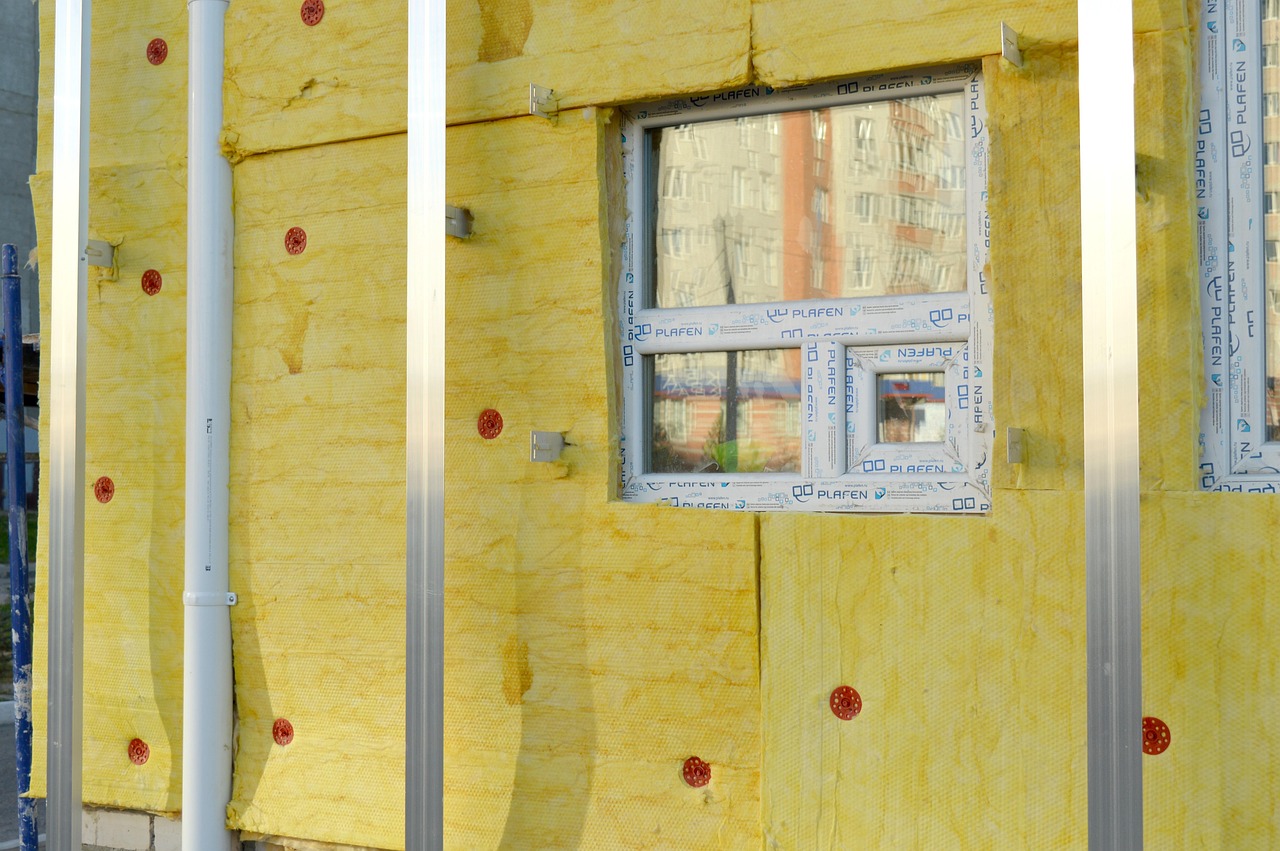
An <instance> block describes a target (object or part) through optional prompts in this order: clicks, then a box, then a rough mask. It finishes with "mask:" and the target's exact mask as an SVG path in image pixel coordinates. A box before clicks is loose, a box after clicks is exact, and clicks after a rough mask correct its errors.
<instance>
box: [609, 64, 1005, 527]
mask: <svg viewBox="0 0 1280 851" xmlns="http://www.w3.org/2000/svg"><path fill="white" fill-rule="evenodd" d="M621 132H622V146H623V158H624V172H625V175H626V179H627V202H628V213H629V215H628V219H627V226H626V238H625V245H624V246H623V254H622V256H623V266H624V269H623V274H622V278H621V280H620V282H619V300H618V305H619V327H620V339H619V341H618V345H619V352H620V355H621V379H622V393H621V400H622V417H621V422H622V434H621V435H620V441H619V445H620V451H621V476H622V478H621V494H622V497H623V498H624V499H626V500H631V501H638V502H665V503H667V504H671V505H682V506H699V507H712V508H729V509H739V510H769V509H774V510H787V509H791V510H811V511H878V512H936V513H952V512H957V513H975V512H984V511H987V510H989V509H990V505H991V497H990V493H991V488H990V472H989V471H990V463H989V461H990V455H991V442H992V434H993V431H994V427H993V423H992V419H991V410H990V400H991V392H990V388H989V381H990V375H991V369H990V364H991V338H992V334H991V305H990V299H989V296H988V293H987V286H986V284H987V281H986V278H985V274H986V266H987V260H988V250H989V227H988V219H987V210H986V199H987V157H988V139H987V133H986V112H985V105H984V100H983V92H982V80H981V76H980V73H979V71H978V69H977V68H976V67H973V66H955V67H950V68H946V69H941V70H935V71H912V72H904V73H896V74H882V75H876V76H872V77H866V78H858V79H849V80H843V81H840V82H835V83H830V84H824V85H818V86H807V87H804V88H802V89H800V90H789V91H774V90H772V89H770V88H768V87H765V86H751V87H747V88H743V89H737V90H734V91H729V92H720V93H717V94H712V95H705V96H698V97H691V98H680V99H673V100H669V101H662V102H657V103H651V104H643V105H639V106H635V107H632V108H631V109H629V110H627V111H626V112H625V113H624V116H623V121H622V125H621ZM672 174H685V175H688V178H687V180H688V181H689V184H688V185H689V186H691V187H694V189H693V191H679V192H675V191H672V183H671V181H672V180H673V178H671V177H670V175H672ZM678 233H686V234H697V235H698V238H697V239H688V240H684V241H679V238H678V237H675V236H673V235H674V234H678ZM677 243H678V247H677Z"/></svg>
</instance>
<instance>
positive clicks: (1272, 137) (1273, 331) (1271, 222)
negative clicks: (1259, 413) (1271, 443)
mask: <svg viewBox="0 0 1280 851" xmlns="http://www.w3.org/2000/svg"><path fill="white" fill-rule="evenodd" d="M1276 6H1277V4H1276V3H1266V4H1263V18H1262V41H1263V48H1262V55H1263V57H1264V59H1266V60H1267V61H1264V63H1263V64H1264V65H1265V66H1267V67H1265V68H1263V71H1262V89H1263V98H1262V105H1263V115H1264V117H1263V119H1262V137H1263V142H1264V146H1263V153H1264V159H1263V164H1264V166H1263V173H1262V181H1263V185H1264V186H1265V187H1266V189H1267V190H1270V191H1267V192H1266V193H1264V195H1263V206H1262V209H1263V216H1262V222H1263V233H1264V240H1265V241H1264V242H1263V244H1262V247H1263V261H1264V262H1263V268H1264V269H1265V270H1266V274H1265V277H1266V299H1265V300H1266V307H1265V315H1266V323H1267V324H1266V328H1267V335H1266V352H1267V440H1280V313H1278V312H1277V310H1276V308H1277V305H1278V304H1280V257H1278V256H1277V245H1278V244H1280V242H1278V241H1280V203H1277V191H1276V190H1280V157H1277V156H1276V155H1275V151H1276V150H1277V149H1280V107H1277V105H1276V104H1277V102H1278V101H1280V68H1277V67H1275V65H1276V56H1277V53H1278V52H1280V20H1277V19H1276V17H1275V11H1276Z"/></svg>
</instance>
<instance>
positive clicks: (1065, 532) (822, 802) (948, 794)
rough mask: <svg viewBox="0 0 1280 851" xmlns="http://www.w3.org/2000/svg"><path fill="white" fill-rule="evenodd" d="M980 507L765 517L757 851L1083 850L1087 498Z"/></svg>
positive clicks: (1013, 496)
mask: <svg viewBox="0 0 1280 851" xmlns="http://www.w3.org/2000/svg"><path fill="white" fill-rule="evenodd" d="M994 502H995V509H994V511H993V513H992V515H991V516H990V517H987V518H921V517H875V518H872V517H867V518H849V517H820V516H780V515H772V516H768V517H766V518H765V519H764V520H763V521H762V526H761V536H760V548H761V565H760V575H761V597H762V602H763V607H762V630H763V646H764V651H763V669H764V673H763V699H762V704H763V706H764V717H763V729H762V735H763V739H764V793H763V796H764V807H763V819H764V830H765V835H766V838H767V840H768V842H769V843H774V844H770V845H769V846H768V847H777V848H832V849H835V848H855V847H872V848H993V847H1001V848H1069V847H1083V846H1084V844H1085V840H1086V837H1087V833H1088V814H1087V797H1088V796H1087V791H1086V789H1087V781H1086V763H1085V748H1084V743H1085V741H1086V738H1087V732H1086V716H1085V701H1084V694H1085V679H1086V677H1085V604H1084V583H1083V576H1084V571H1083V568H1084V562H1083V547H1082V546H1080V543H1079V542H1080V541H1081V540H1083V536H1084V500H1083V498H1082V497H1081V495H1080V494H1071V493H1043V492H1035V491H1023V492H1017V491H1002V492H1000V493H997V494H996V498H995V500H994ZM840 685H848V686H851V687H852V688H854V689H855V690H857V691H858V693H859V694H860V695H861V697H862V701H863V709H862V712H861V714H860V715H859V716H858V717H856V718H854V719H853V720H851V721H842V720H840V719H838V718H837V717H836V716H835V715H834V714H833V713H832V712H831V710H830V709H829V708H828V705H827V703H828V699H829V695H830V693H831V691H832V690H833V689H834V688H836V687H837V686H840Z"/></svg>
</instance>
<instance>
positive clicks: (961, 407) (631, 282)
mask: <svg viewBox="0 0 1280 851" xmlns="http://www.w3.org/2000/svg"><path fill="white" fill-rule="evenodd" d="M954 93H959V94H961V95H962V103H963V109H964V113H965V115H964V118H963V121H962V123H963V124H964V125H966V126H964V127H963V131H964V135H965V161H964V167H965V174H966V179H965V187H966V188H965V246H966V249H965V254H966V259H965V264H966V273H967V281H966V289H965V290H964V291H961V292H951V293H926V294H912V295H898V296H893V295H880V296H862V297H856V296H855V297H850V298H830V299H814V300H807V301H782V302H765V303H742V304H723V305H713V306H702V307H665V308H658V307H653V306H651V304H650V301H651V298H652V293H653V292H654V291H655V288H654V287H653V286H652V285H651V283H650V281H649V280H648V278H649V275H650V274H652V272H651V269H652V266H651V263H650V257H651V255H652V252H653V250H654V246H653V245H652V244H651V242H652V239H653V233H652V230H653V228H652V222H651V221H650V219H649V218H648V217H650V216H655V217H656V215H657V211H656V209H653V210H651V209H649V205H650V204H651V203H652V198H651V192H652V189H651V186H650V183H651V178H650V173H651V171H652V170H653V169H654V168H656V164H653V163H650V162H648V160H649V158H650V156H651V155H650V150H651V147H650V143H649V141H648V138H647V131H650V130H657V129H661V128H666V127H678V126H682V125H686V124H692V123H697V122H702V121H711V120H719V119H725V118H733V117H739V118H743V117H748V116H756V115H776V114H777V113H782V112H790V111H803V110H810V109H818V108H823V107H834V106H844V105H846V104H856V103H870V102H883V101H892V100H894V99H895V98H901V97H916V96H924V95H934V94H954ZM621 118H622V120H621V122H620V132H621V141H622V158H623V177H624V179H625V181H626V202H627V218H626V223H625V227H624V234H623V244H622V246H621V259H622V263H621V266H622V269H621V274H620V276H619V281H618V301H617V309H618V320H617V321H618V329H619V330H618V340H617V341H616V343H615V345H616V346H617V347H618V348H617V349H616V351H617V352H618V355H619V364H618V369H619V373H620V375H619V378H620V387H619V391H620V392H619V393H618V394H617V395H616V396H615V398H616V399H618V401H619V403H620V404H621V411H620V412H619V413H620V415H619V417H618V418H617V422H618V423H619V428H620V430H621V433H620V434H619V435H618V446H619V461H620V463H619V475H620V478H619V483H618V484H619V490H618V493H619V495H620V497H621V498H622V499H623V500H625V501H633V502H646V503H652V502H660V503H665V504H668V505H679V506H693V507H708V508H724V509H736V510H747V511H768V510H799V511H824V512H876V513H889V512H893V513H936V514H981V513H986V512H988V511H990V508H991V481H990V468H991V463H990V462H991V457H992V440H993V434H994V431H995V427H994V421H993V419H992V415H991V399H992V395H991V391H990V379H991V374H992V368H991V367H992V353H991V346H992V338H993V335H992V307H991V301H990V294H989V290H988V286H987V275H988V274H989V271H988V262H989V254H990V220H989V217H988V212H987V183H988V181H987V170H988V157H989V151H990V143H989V139H988V135H987V128H986V103H985V93H984V90H983V85H982V74H981V69H980V67H979V66H978V65H977V64H976V63H969V64H962V65H954V66H948V67H945V68H939V69H926V70H912V71H903V72H893V73H884V74H875V75H870V76H865V77H854V78H848V79H844V80H839V81H835V82H831V83H826V84H820V85H811V86H802V87H798V88H796V89H790V90H774V89H772V88H769V87H767V86H763V85H760V86H744V87H740V88H737V89H733V90H729V91H724V92H718V93H714V94H707V95H700V96H694V97H681V98H673V99H669V100H664V101H657V102H652V103H646V104H638V105H634V106H632V107H628V108H625V109H623V110H622V115H621ZM827 132H830V130H829V129H828V130H827ZM877 197H879V196H877ZM886 262H888V260H887V259H886ZM725 340H730V341H731V342H729V343H725V342H724V341H725ZM759 348H798V349H800V350H801V352H802V356H801V364H802V377H801V380H800V386H801V399H800V420H801V458H802V471H801V472H800V473H696V472H695V473H653V472H648V453H649V450H650V448H651V446H652V430H653V411H652V404H653V400H652V391H651V389H650V388H651V387H652V361H651V356H653V355H658V354H667V353H687V352H719V351H741V350H747V349H759ZM941 348H947V349H948V350H949V355H948V356H947V357H941V356H940V355H939V354H938V352H939V351H940V350H941ZM811 358H812V359H813V360H811ZM815 361H817V362H819V363H822V364H825V365H834V366H832V370H826V369H825V368H824V370H823V371H822V372H821V374H819V373H813V372H812V370H806V369H805V368H804V367H805V365H806V364H811V363H814V362H815ZM868 365H870V366H868ZM868 369H870V370H871V372H870V374H871V376H872V379H874V376H875V375H878V374H879V373H898V372H910V371H915V372H941V373H944V374H945V375H946V376H947V378H946V381H947V393H946V396H945V398H946V404H947V408H948V413H947V425H946V428H947V440H946V441H944V442H943V443H875V444H874V446H873V447H872V448H871V449H870V450H869V449H868V446H867V441H866V440H865V439H864V440H862V441H861V442H859V440H858V437H855V431H854V430H853V424H854V421H855V419H858V418H860V420H859V421H861V422H865V418H866V408H865V406H867V405H870V406H871V408H872V413H871V416H872V417H874V416H875V413H874V408H875V404H876V403H875V399H874V398H863V397H869V396H870V394H868V392H867V390H866V387H867V386H868V385H867V383H866V379H865V376H864V377H863V379H860V380H861V382H862V383H859V382H858V381H855V380H854V376H855V373H859V374H861V373H862V372H866V371H867V370H868ZM828 374H831V375H837V376H838V377H837V378H835V379H831V378H827V377H826V375H828ZM828 409H829V410H828ZM832 429H835V432H834V433H832ZM841 433H843V435H842V434H841ZM861 434H865V428H864V429H863V431H862V432H861V433H860V435H861ZM860 435H859V436H860ZM832 447H834V449H833V448H832ZM864 456H865V457H868V458H875V459H879V460H880V462H882V466H883V467H884V470H885V472H870V473H869V472H863V471H862V470H860V469H859V470H858V471H857V472H850V471H849V468H850V467H851V466H852V465H853V463H854V462H855V460H857V459H858V458H861V457H864ZM944 463H945V469H943V470H942V471H941V472H938V470H939V469H940V468H941V467H943V465H944ZM891 468H892V469H894V470H895V472H889V470H890V469H891ZM917 468H919V469H920V470H928V472H915V470H916V469H917ZM841 471H843V472H841ZM908 471H909V472H908Z"/></svg>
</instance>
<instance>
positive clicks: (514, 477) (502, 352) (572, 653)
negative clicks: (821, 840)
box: [445, 111, 760, 849]
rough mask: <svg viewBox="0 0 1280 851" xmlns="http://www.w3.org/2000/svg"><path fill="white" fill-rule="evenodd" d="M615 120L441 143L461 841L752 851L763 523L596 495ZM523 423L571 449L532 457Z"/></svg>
mask: <svg viewBox="0 0 1280 851" xmlns="http://www.w3.org/2000/svg"><path fill="white" fill-rule="evenodd" d="M607 121H608V116H607V115H601V116H597V115H596V114H595V113H592V112H587V113H585V114H584V113H583V112H582V111H574V112H572V113H564V114H562V115H561V117H560V120H559V122H558V123H556V124H552V123H549V122H547V121H544V120H542V119H537V118H526V119H518V120H513V121H504V122H499V123H491V124H474V125H468V126H464V127H455V128H452V129H451V130H450V131H449V137H448V156H449V169H448V181H449V183H448V191H449V197H450V199H451V201H452V202H453V203H456V204H461V205H463V206H466V207H469V208H470V209H471V210H472V211H473V212H474V213H475V216H476V223H475V234H474V235H473V236H472V237H471V238H470V239H469V240H467V241H465V242H459V241H452V240H451V241H450V242H449V245H448V255H447V257H448V270H449V296H448V299H449V300H448V323H449V332H448V333H449V338H448V381H449V388H448V393H449V396H448V401H447V417H448V423H447V432H446V435H447V447H446V449H447V452H448V457H449V465H448V467H447V469H446V477H447V480H446V489H447V493H448V501H447V505H446V510H447V512H448V516H447V536H446V541H445V545H446V554H447V568H446V594H445V605H446V630H447V632H446V635H447V641H446V647H445V653H446V660H445V667H446V672H445V689H446V693H445V707H446V708H445V712H446V717H445V747H446V762H445V765H446V775H445V784H446V790H445V821H446V825H445V828H446V837H447V842H448V845H449V847H452V848H495V847H504V848H505V847H509V848H579V847H580V848H637V849H638V848H673V849H675V848H696V847H713V848H756V847H759V842H760V833H759V783H760V773H759V759H760V750H759V747H760V743H759V688H758V670H759V669H758V658H757V641H758V632H757V623H756V586H755V576H756V529H755V519H754V518H752V517H750V516H743V515H724V514H713V513H706V512H697V511H694V512H686V511H676V510H664V509H661V508H658V507H654V506H634V505H622V504H618V503H610V502H608V501H607V497H608V492H609V488H608V484H607V482H608V479H607V471H608V470H609V469H611V453H612V450H611V447H610V443H609V437H608V435H609V431H608V422H607V417H608V407H607V403H606V399H607V395H606V394H607V391H608V386H609V381H608V377H607V373H606V356H605V347H606V341H605V340H604V339H603V336H602V335H603V332H602V329H603V328H604V326H605V321H604V318H603V316H602V304H603V302H604V300H605V299H604V288H606V287H612V286H613V280H612V275H611V274H610V273H609V272H608V268H607V267H608V263H607V259H608V249H607V247H606V246H604V245H602V242H601V239H602V236H601V214H602V209H603V206H604V204H605V203H606V202H605V201H604V200H603V198H602V196H603V195H604V194H605V193H603V192H602V189H601V185H600V179H601V173H602V171H603V170H604V169H605V168H606V166H607V163H606V162H605V161H604V155H603V154H602V151H603V150H605V141H604V140H605V139H606V138H609V137H611V136H612V135H614V133H615V132H616V131H612V132H611V128H609V127H607V126H606V125H605V122H607ZM486 408H494V409H496V410H498V411H499V412H501V413H502V415H503V419H504V427H503V431H502V433H501V435H499V436H498V437H497V438H496V439H493V440H484V439H482V438H481V437H480V436H479V434H478V433H477V429H476V418H477V415H478V414H479V413H480V412H481V411H482V410H484V409H486ZM534 429H540V430H550V431H563V432H565V433H566V436H567V438H568V440H569V442H570V444H572V445H571V446H569V447H567V448H566V450H565V452H564V455H563V456H562V459H561V460H560V461H558V462H554V463H549V464H533V463H530V461H529V454H528V453H529V442H528V441H529V432H530V431H531V430H534ZM692 755H697V756H700V757H701V758H702V759H704V760H706V761H707V762H709V763H711V766H712V769H711V770H712V776H711V783H710V785H708V786H706V787H704V788H702V789H693V788H690V787H688V786H686V785H685V784H684V782H683V780H682V779H681V766H682V763H683V761H684V760H685V758H687V757H689V756H692Z"/></svg>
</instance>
